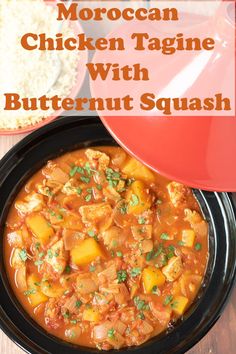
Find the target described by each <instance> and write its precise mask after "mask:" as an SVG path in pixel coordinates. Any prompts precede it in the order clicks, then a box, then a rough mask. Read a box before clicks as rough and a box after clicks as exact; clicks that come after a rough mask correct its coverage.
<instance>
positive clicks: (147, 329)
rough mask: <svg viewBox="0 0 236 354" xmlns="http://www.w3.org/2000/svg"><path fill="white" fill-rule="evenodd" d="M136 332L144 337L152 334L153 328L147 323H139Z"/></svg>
mask: <svg viewBox="0 0 236 354" xmlns="http://www.w3.org/2000/svg"><path fill="white" fill-rule="evenodd" d="M138 331H139V333H141V334H143V335H144V336H146V335H147V334H150V333H152V332H153V331H154V328H153V327H152V326H151V325H150V324H149V323H148V322H147V321H142V322H141V323H140V326H139V327H138Z"/></svg>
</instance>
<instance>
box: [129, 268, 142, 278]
mask: <svg viewBox="0 0 236 354" xmlns="http://www.w3.org/2000/svg"><path fill="white" fill-rule="evenodd" d="M140 274H141V268H132V269H131V272H130V275H131V277H132V278H135V277H137V276H138V275H140Z"/></svg>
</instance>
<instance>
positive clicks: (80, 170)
mask: <svg viewBox="0 0 236 354" xmlns="http://www.w3.org/2000/svg"><path fill="white" fill-rule="evenodd" d="M77 172H78V173H80V174H81V175H84V169H83V167H80V166H79V167H77Z"/></svg>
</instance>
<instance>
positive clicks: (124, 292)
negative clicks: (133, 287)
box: [115, 284, 130, 306]
mask: <svg viewBox="0 0 236 354" xmlns="http://www.w3.org/2000/svg"><path fill="white" fill-rule="evenodd" d="M117 289H118V291H119V292H118V294H115V302H116V303H117V304H118V305H121V306H122V305H125V304H127V302H128V301H129V300H130V294H129V291H128V289H127V287H126V286H125V284H117Z"/></svg>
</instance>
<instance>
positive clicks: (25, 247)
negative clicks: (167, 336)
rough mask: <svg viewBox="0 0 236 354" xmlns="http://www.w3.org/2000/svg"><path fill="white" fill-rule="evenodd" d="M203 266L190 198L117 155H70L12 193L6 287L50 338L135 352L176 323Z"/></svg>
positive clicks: (202, 244) (101, 151)
mask: <svg viewBox="0 0 236 354" xmlns="http://www.w3.org/2000/svg"><path fill="white" fill-rule="evenodd" d="M207 259H208V227H207V223H206V221H205V220H204V218H203V216H202V213H201V211H200V208H199V205H198V203H197V201H196V200H195V198H194V196H193V194H192V191H191V189H189V188H188V187H186V186H184V185H182V184H179V183H176V182H170V181H168V180H166V179H165V178H163V177H161V176H159V175H157V174H154V173H153V172H151V171H150V170H149V169H148V168H147V167H145V166H144V165H142V164H141V163H140V162H138V161H137V160H135V159H133V158H131V157H129V156H128V155H127V154H126V153H125V152H124V151H123V150H122V149H121V148H119V147H99V148H88V149H83V150H78V151H74V152H71V153H67V154H65V155H63V156H61V157H59V158H57V159H55V160H53V161H49V162H48V163H47V165H46V166H45V167H44V168H43V169H42V170H40V171H38V172H37V173H36V174H35V175H34V176H33V177H32V178H31V179H30V180H29V181H28V182H27V184H26V185H25V186H24V188H23V189H22V190H21V191H20V193H19V194H18V196H17V198H16V200H15V202H14V205H13V206H12V208H11V210H10V213H9V215H8V219H7V224H6V230H5V262H6V268H7V272H8V276H9V279H10V282H11V285H12V288H13V290H14V292H15V294H16V296H17V298H18V299H19V301H20V302H21V304H22V305H23V307H24V308H25V309H26V311H27V312H28V313H29V314H30V316H31V317H32V318H33V319H34V320H35V321H36V322H37V323H39V324H40V325H41V326H42V327H44V328H45V329H46V331H47V332H49V333H51V334H53V335H54V336H57V337H60V338H62V339H64V340H66V341H69V342H73V343H76V344H79V345H84V346H89V347H97V348H99V349H102V350H109V349H112V348H116V349H118V348H121V347H125V346H132V345H139V344H141V343H143V342H145V341H147V340H148V339H149V338H150V337H153V336H155V335H157V334H158V333H160V332H162V331H163V330H165V329H166V328H167V327H168V326H170V325H171V324H173V322H175V321H176V320H177V319H178V318H179V317H181V316H182V315H183V314H184V313H185V311H186V309H187V308H188V307H189V306H190V305H191V303H192V302H193V300H194V298H195V297H196V295H197V293H198V290H199V288H200V286H201V283H202V281H203V277H204V273H205V270H206V266H207Z"/></svg>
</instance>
